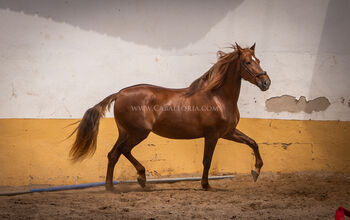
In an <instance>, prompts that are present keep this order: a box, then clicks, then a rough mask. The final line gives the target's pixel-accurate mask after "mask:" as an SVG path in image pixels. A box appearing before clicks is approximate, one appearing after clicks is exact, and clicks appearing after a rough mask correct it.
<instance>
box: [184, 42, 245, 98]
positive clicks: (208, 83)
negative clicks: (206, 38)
mask: <svg viewBox="0 0 350 220" xmlns="http://www.w3.org/2000/svg"><path fill="white" fill-rule="evenodd" d="M232 48H233V51H232V52H230V53H224V52H222V51H218V52H217V56H218V61H217V62H216V63H215V64H214V65H213V66H212V67H211V68H210V69H209V70H208V71H207V72H206V73H204V74H203V75H202V76H201V77H199V78H198V79H196V80H195V81H193V82H192V83H191V85H190V86H189V90H188V91H187V93H186V94H185V95H186V96H191V95H193V94H195V93H196V92H197V91H199V90H202V91H203V90H204V91H209V90H215V89H218V88H220V87H221V86H223V85H224V82H225V79H226V76H227V72H228V69H229V66H230V64H231V63H232V62H233V61H234V60H235V59H236V58H237V57H238V52H237V49H236V47H235V46H232Z"/></svg>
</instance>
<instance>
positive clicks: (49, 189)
mask: <svg viewBox="0 0 350 220" xmlns="http://www.w3.org/2000/svg"><path fill="white" fill-rule="evenodd" d="M234 177H235V176H234V175H227V176H211V177H209V178H208V179H209V180H219V179H228V178H234ZM201 179H202V178H201V177H182V178H160V179H148V180H147V183H175V182H180V181H198V180H201ZM119 183H137V181H136V180H123V181H113V184H119ZM104 185H105V182H96V183H84V184H77V185H66V186H53V187H46V188H38V189H29V190H25V191H16V192H3V193H0V196H15V195H20V194H28V193H34V192H53V191H62V190H72V189H84V188H89V187H96V186H104Z"/></svg>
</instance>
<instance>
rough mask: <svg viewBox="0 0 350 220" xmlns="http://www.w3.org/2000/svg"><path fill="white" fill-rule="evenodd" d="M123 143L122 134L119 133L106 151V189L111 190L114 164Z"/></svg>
mask: <svg viewBox="0 0 350 220" xmlns="http://www.w3.org/2000/svg"><path fill="white" fill-rule="evenodd" d="M124 143H125V139H124V136H123V135H120V136H119V138H118V140H117V142H116V143H115V144H114V146H113V148H112V150H111V151H110V152H109V153H108V166H107V175H106V185H105V187H106V190H109V191H112V190H113V173H114V167H115V164H116V163H117V162H118V160H119V157H120V155H121V149H122V148H123V145H124Z"/></svg>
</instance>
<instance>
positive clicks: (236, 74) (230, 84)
mask: <svg viewBox="0 0 350 220" xmlns="http://www.w3.org/2000/svg"><path fill="white" fill-rule="evenodd" d="M241 81H242V78H241V74H240V70H239V63H238V61H234V62H233V63H232V64H230V67H229V69H228V73H227V78H226V80H225V83H224V85H223V86H222V87H221V89H222V94H223V95H224V96H225V98H226V100H227V101H228V102H230V103H234V104H237V101H238V98H239V93H240V90H241Z"/></svg>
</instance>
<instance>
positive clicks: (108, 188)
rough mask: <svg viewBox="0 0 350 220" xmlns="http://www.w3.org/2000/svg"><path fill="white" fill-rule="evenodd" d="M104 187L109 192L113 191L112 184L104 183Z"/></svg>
mask: <svg viewBox="0 0 350 220" xmlns="http://www.w3.org/2000/svg"><path fill="white" fill-rule="evenodd" d="M105 188H106V191H109V192H113V191H114V186H113V185H111V186H110V185H106V186H105Z"/></svg>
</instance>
